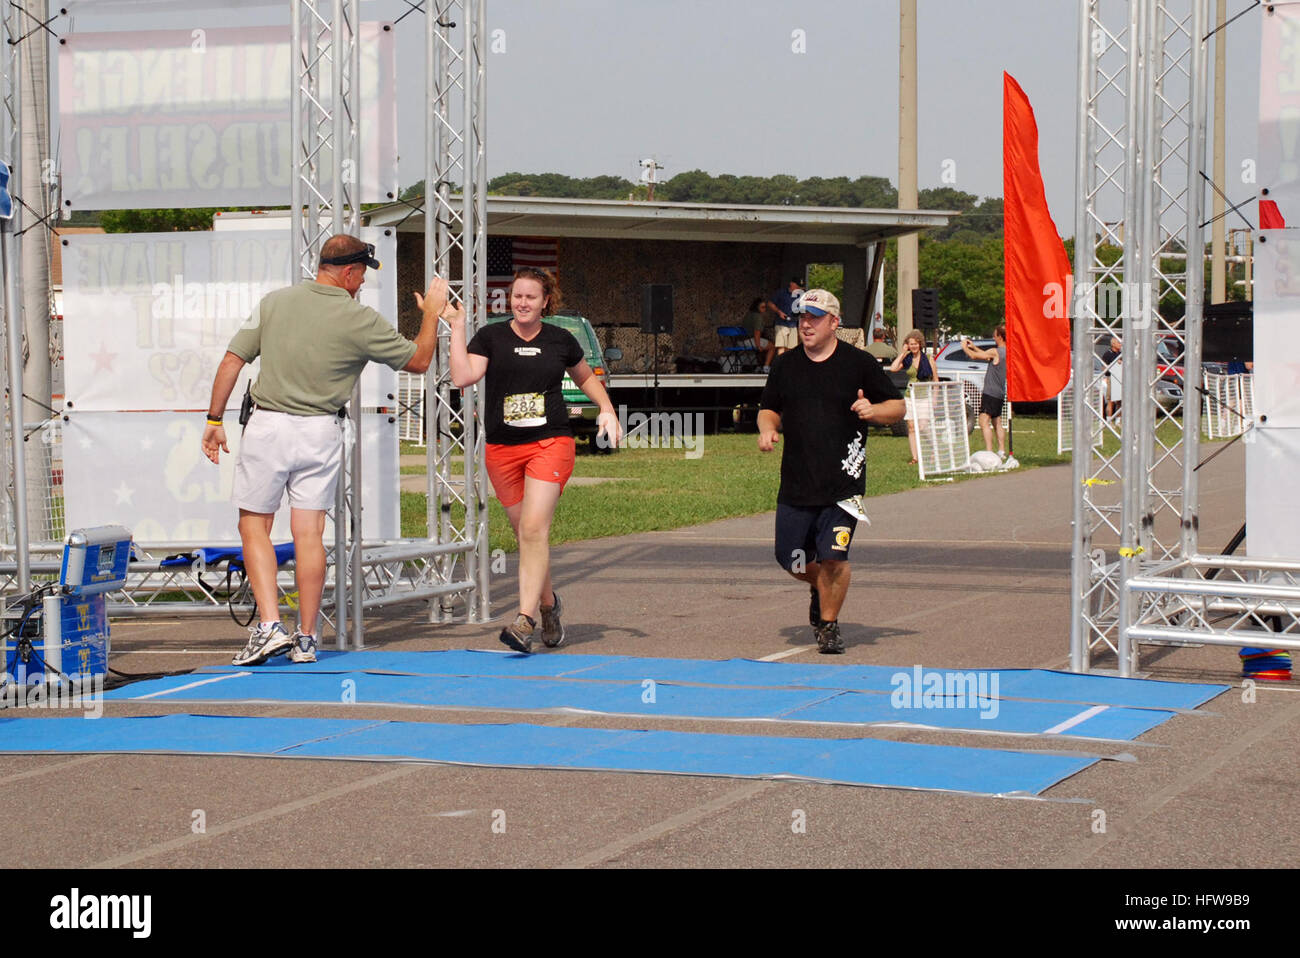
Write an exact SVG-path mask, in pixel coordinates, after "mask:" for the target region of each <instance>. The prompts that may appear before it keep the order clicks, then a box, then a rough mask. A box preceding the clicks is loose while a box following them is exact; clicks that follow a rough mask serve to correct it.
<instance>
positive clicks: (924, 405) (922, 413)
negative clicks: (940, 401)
mask: <svg viewBox="0 0 1300 958" xmlns="http://www.w3.org/2000/svg"><path fill="white" fill-rule="evenodd" d="M903 401H904V403H905V404H906V409H907V413H906V415H904V416H903V422H914V423H917V424H918V425H920V426H922V427H924V426H925V425H926V424H927V423H928V422H929V421H930V420H931V419H933V418H934V405H933V402H934V401H933V400H931V399H929V398H926V399H913V398H912V397H911V396H905V397H904V398H903Z"/></svg>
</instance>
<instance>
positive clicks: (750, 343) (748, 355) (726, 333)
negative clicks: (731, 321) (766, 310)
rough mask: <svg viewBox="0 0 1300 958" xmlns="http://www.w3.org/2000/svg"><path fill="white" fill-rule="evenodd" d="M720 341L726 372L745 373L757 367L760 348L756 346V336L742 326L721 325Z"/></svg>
mask: <svg viewBox="0 0 1300 958" xmlns="http://www.w3.org/2000/svg"><path fill="white" fill-rule="evenodd" d="M718 342H719V344H720V345H721V347H722V356H721V360H720V361H721V363H722V371H723V372H724V373H743V372H746V371H749V370H753V369H757V368H758V366H759V362H758V350H757V349H755V348H754V337H753V336H751V335H750V334H749V333H748V332H746V331H745V329H744V327H742V326H719V327H718Z"/></svg>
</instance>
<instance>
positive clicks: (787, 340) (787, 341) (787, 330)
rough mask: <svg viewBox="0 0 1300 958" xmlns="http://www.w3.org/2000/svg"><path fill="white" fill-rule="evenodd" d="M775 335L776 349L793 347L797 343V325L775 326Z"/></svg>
mask: <svg viewBox="0 0 1300 958" xmlns="http://www.w3.org/2000/svg"><path fill="white" fill-rule="evenodd" d="M775 335H776V348H777V349H794V348H795V347H796V346H798V345H799V327H798V326H777V327H776V334H775Z"/></svg>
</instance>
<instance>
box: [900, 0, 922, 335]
mask: <svg viewBox="0 0 1300 958" xmlns="http://www.w3.org/2000/svg"><path fill="white" fill-rule="evenodd" d="M898 24H899V43H898V208H899V209H900V210H914V209H916V205H917V193H916V0H899V3H898ZM919 272H920V244H919V242H918V237H917V234H916V233H911V234H910V235H908V236H900V237H899V238H898V290H897V292H898V303H897V315H898V331H897V334H896V336H895V341H896V342H899V343H901V342H902V341H903V337H904V336H906V335H907V334H908V333H910V332H911V331H912V290H914V289H916V287H917V286H918V285H919V276H918V273H919Z"/></svg>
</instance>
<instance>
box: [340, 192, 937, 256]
mask: <svg viewBox="0 0 1300 958" xmlns="http://www.w3.org/2000/svg"><path fill="white" fill-rule="evenodd" d="M453 200H454V198H453ZM956 215H958V214H957V213H956V212H953V211H950V210H873V209H857V208H844V207H829V206H723V205H714V204H706V203H661V202H643V201H635V202H634V201H630V200H575V199H553V198H549V197H539V196H489V197H488V198H487V226H488V233H489V234H490V235H491V234H498V235H506V236H573V237H606V238H610V239H653V240H695V241H709V242H741V243H816V244H827V245H836V246H869V245H871V244H873V243H878V242H881V241H883V240H887V239H891V238H893V237H895V236H904V235H907V234H908V233H915V232H918V231H920V230H924V229H930V228H933V227H938V226H946V225H947V224H948V222H949V220H950V219H951V218H952V217H954V216H956ZM365 219H366V220H367V222H369V224H370V225H371V226H379V227H384V226H388V227H396V228H397V229H398V230H399V231H401V232H404V233H405V232H423V231H424V211H423V200H422V199H421V200H416V201H414V202H413V203H390V204H389V205H387V206H382V207H379V208H377V209H373V210H370V211H369V212H368V213H366V214H365Z"/></svg>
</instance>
